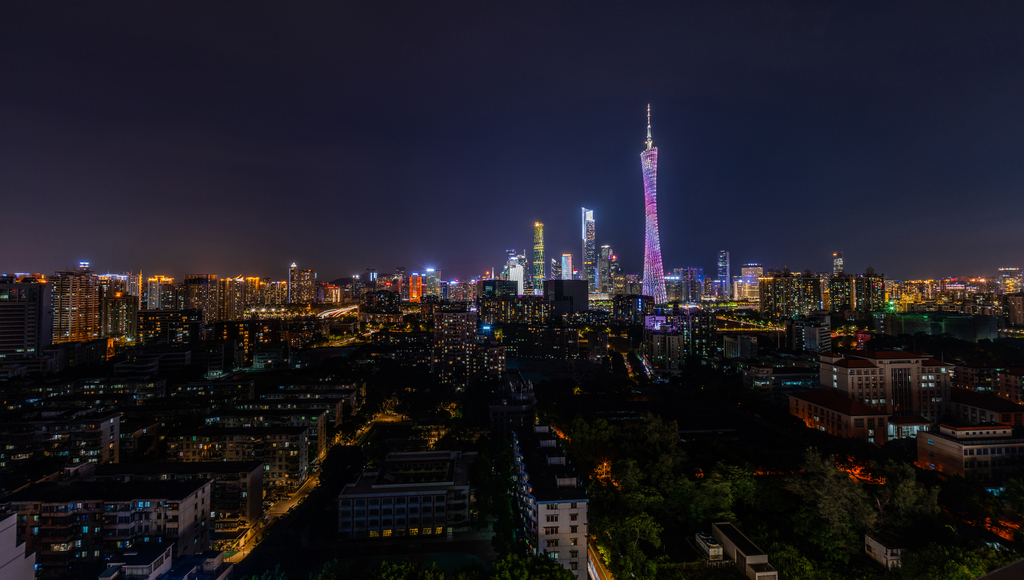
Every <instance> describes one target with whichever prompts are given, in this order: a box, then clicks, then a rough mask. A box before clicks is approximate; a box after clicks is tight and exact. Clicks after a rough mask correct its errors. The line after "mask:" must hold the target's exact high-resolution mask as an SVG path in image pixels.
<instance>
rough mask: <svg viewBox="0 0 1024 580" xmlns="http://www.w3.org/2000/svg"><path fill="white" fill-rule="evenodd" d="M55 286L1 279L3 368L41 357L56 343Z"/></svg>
mask: <svg viewBox="0 0 1024 580" xmlns="http://www.w3.org/2000/svg"><path fill="white" fill-rule="evenodd" d="M51 289H52V286H51V285H50V284H49V283H47V282H45V281H40V280H39V279H38V278H35V277H33V276H22V277H19V278H15V277H14V276H6V275H5V276H0V364H2V363H8V362H16V361H21V360H23V359H28V358H35V357H38V356H41V355H42V353H43V349H46V348H48V347H49V346H50V344H52V342H53V311H52V310H51V308H52V306H51V297H50V291H51Z"/></svg>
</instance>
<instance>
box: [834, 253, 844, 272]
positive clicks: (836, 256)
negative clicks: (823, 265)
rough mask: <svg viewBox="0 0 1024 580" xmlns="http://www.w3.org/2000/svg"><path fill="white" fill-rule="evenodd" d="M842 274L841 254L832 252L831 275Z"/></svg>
mask: <svg viewBox="0 0 1024 580" xmlns="http://www.w3.org/2000/svg"><path fill="white" fill-rule="evenodd" d="M842 273H843V253H842V252H832V275H836V274H842Z"/></svg>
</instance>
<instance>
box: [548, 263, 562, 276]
mask: <svg viewBox="0 0 1024 580" xmlns="http://www.w3.org/2000/svg"><path fill="white" fill-rule="evenodd" d="M550 274H551V279H552V280H561V279H562V262H561V261H559V259H558V258H551V272H550Z"/></svg>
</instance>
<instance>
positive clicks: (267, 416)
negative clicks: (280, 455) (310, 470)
mask: <svg viewBox="0 0 1024 580" xmlns="http://www.w3.org/2000/svg"><path fill="white" fill-rule="evenodd" d="M246 403H248V404H251V403H253V402H250V401H247V402H246ZM206 425H207V426H208V427H230V428H234V427H279V426H290V427H306V429H307V431H306V437H307V438H308V439H307V442H306V447H307V448H308V449H309V453H310V458H311V459H313V460H320V459H323V458H324V456H325V455H327V410H326V409H311V410H281V409H274V410H245V411H241V410H236V411H227V410H225V411H218V412H217V413H214V414H213V415H211V416H210V417H207V418H206Z"/></svg>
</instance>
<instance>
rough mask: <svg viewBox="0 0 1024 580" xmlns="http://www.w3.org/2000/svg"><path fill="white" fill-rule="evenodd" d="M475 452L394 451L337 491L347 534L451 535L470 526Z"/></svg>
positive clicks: (341, 522) (340, 528) (340, 519)
mask: <svg viewBox="0 0 1024 580" xmlns="http://www.w3.org/2000/svg"><path fill="white" fill-rule="evenodd" d="M475 459H476V454H475V453H461V452H458V451H424V452H413V453H389V454H388V456H387V457H386V458H385V459H384V461H383V462H382V463H381V464H380V466H379V467H378V468H377V469H376V470H374V471H365V472H363V473H362V474H361V475H360V476H359V479H357V480H356V482H355V483H350V484H347V485H346V486H345V487H344V489H342V490H341V493H340V494H339V495H338V532H339V533H340V534H341V536H342V537H343V538H351V539H360V538H380V539H388V538H400V537H408V536H431V537H434V536H448V537H450V536H451V535H452V533H453V532H455V531H464V530H467V529H469V524H470V495H471V493H470V481H469V468H470V464H471V463H472V462H473V461H474V460H475Z"/></svg>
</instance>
